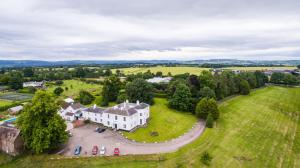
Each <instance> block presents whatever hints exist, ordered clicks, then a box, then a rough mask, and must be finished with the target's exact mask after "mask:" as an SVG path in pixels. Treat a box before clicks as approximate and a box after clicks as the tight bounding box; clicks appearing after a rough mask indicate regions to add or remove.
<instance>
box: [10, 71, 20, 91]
mask: <svg viewBox="0 0 300 168" xmlns="http://www.w3.org/2000/svg"><path fill="white" fill-rule="evenodd" d="M8 85H9V87H10V88H11V89H14V90H18V89H22V88H23V77H22V75H21V73H19V72H12V73H11V74H10V78H9V81H8Z"/></svg>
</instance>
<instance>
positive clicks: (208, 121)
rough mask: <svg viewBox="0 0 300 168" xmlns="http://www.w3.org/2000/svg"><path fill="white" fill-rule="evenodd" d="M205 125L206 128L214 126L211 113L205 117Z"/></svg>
mask: <svg viewBox="0 0 300 168" xmlns="http://www.w3.org/2000/svg"><path fill="white" fill-rule="evenodd" d="M206 127H207V128H212V127H214V119H213V117H212V115H211V114H208V116H207V119H206Z"/></svg>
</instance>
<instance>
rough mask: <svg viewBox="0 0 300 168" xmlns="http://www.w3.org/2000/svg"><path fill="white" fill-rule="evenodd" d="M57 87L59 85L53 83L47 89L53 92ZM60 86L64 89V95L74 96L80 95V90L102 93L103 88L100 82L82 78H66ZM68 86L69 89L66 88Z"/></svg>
mask: <svg viewBox="0 0 300 168" xmlns="http://www.w3.org/2000/svg"><path fill="white" fill-rule="evenodd" d="M57 87H59V86H56V85H52V86H50V87H48V88H47V91H48V92H49V93H53V91H54V89H55V88H57ZM60 87H62V88H63V89H64V92H63V93H62V96H63V97H73V98H75V97H77V96H78V94H79V92H80V90H86V91H89V92H91V93H95V94H97V93H98V94H100V93H101V89H102V86H101V85H99V84H88V83H85V82H82V81H80V80H64V83H63V84H62V85H61V86H60ZM66 87H67V88H68V90H66V89H65V88H66Z"/></svg>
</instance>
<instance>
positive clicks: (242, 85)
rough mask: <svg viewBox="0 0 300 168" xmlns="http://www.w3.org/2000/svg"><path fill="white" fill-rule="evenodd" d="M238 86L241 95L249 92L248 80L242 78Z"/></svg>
mask: <svg viewBox="0 0 300 168" xmlns="http://www.w3.org/2000/svg"><path fill="white" fill-rule="evenodd" d="M239 88H240V93H241V94H242V95H248V94H249V93H250V85H249V83H248V81H246V80H244V79H242V80H241V82H240V86H239Z"/></svg>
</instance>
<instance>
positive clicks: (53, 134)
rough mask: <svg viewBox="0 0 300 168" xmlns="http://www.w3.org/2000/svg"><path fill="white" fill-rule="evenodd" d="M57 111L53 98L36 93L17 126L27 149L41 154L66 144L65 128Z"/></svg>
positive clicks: (44, 93)
mask: <svg viewBox="0 0 300 168" xmlns="http://www.w3.org/2000/svg"><path fill="white" fill-rule="evenodd" d="M57 110H58V107H57V105H56V104H55V101H54V99H53V97H52V96H51V95H50V94H48V93H46V92H45V91H37V92H36V94H35V96H34V98H33V99H32V103H29V104H27V105H26V106H25V108H24V110H23V112H22V113H21V114H20V116H19V117H18V119H17V125H18V128H20V130H21V135H22V138H23V139H24V142H25V146H26V147H27V148H28V149H30V150H32V151H33V152H35V153H42V152H45V151H48V150H51V149H55V148H57V147H58V146H59V145H60V144H61V143H64V142H66V140H67V137H68V136H67V133H66V131H65V130H66V128H67V126H66V124H65V121H64V120H63V119H62V118H61V117H60V116H59V115H58V113H57Z"/></svg>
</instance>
